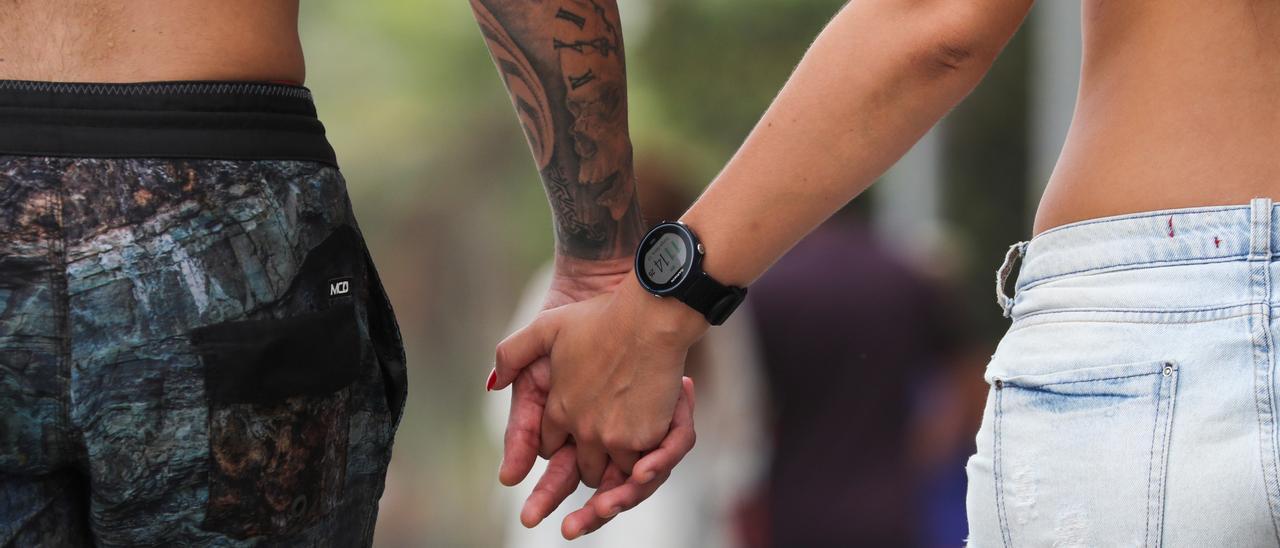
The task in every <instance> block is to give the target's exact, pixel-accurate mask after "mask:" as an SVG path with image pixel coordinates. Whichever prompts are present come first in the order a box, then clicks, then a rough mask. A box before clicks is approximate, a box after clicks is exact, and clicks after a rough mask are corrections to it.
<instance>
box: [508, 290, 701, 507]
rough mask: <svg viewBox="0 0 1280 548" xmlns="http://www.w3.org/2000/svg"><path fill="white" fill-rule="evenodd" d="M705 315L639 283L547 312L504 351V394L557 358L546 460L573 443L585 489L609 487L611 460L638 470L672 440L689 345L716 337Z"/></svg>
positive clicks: (545, 424) (545, 427) (545, 423)
mask: <svg viewBox="0 0 1280 548" xmlns="http://www.w3.org/2000/svg"><path fill="white" fill-rule="evenodd" d="M707 328H708V325H707V323H706V321H705V320H704V319H703V318H702V316H701V315H700V314H698V313H697V312H695V311H693V310H692V309H690V308H688V307H686V306H684V305H683V304H682V303H678V302H674V301H662V300H658V299H655V298H654V297H652V296H651V295H649V294H648V293H646V292H644V291H643V290H642V289H640V288H639V285H638V284H635V283H624V284H622V285H621V286H620V287H619V288H618V289H617V290H615V291H613V292H610V293H606V294H602V295H599V296H597V297H594V298H592V299H589V300H586V301H582V302H579V303H575V304H571V305H566V306H562V307H559V308H555V309H552V310H548V311H544V312H543V313H542V314H540V315H539V316H538V318H537V319H536V320H534V322H533V323H531V324H529V325H528V326H526V327H525V328H524V329H521V330H520V331H517V332H516V333H515V334H513V335H511V336H510V337H508V338H507V339H506V340H505V341H503V342H502V343H501V344H499V345H498V350H497V358H496V362H497V368H496V381H495V383H494V386H495V387H498V388H501V387H504V386H505V385H506V384H508V383H509V382H511V381H512V380H514V379H515V377H516V375H517V374H518V373H519V372H520V371H521V370H522V369H524V368H525V367H527V366H528V365H530V364H533V363H534V362H535V361H539V360H543V359H545V358H547V357H549V358H550V360H551V363H550V365H551V367H550V370H551V372H550V389H549V391H548V393H547V400H546V402H545V411H544V415H543V420H542V430H541V439H542V444H541V448H542V454H544V455H549V454H551V453H552V452H554V451H555V450H556V449H558V448H559V447H560V446H562V445H564V443H565V442H566V439H567V438H568V436H570V435H572V436H573V441H574V444H575V445H576V460H577V463H578V469H579V472H580V474H581V479H582V482H583V483H585V484H587V485H588V486H591V487H597V486H599V485H600V481H601V479H602V477H603V475H604V471H605V468H606V466H607V464H608V462H609V461H610V460H612V461H613V462H614V463H616V464H617V466H618V468H619V469H620V470H621V471H622V472H623V473H625V474H631V473H632V466H633V465H634V464H635V462H636V460H637V459H638V457H639V454H640V452H641V451H646V450H649V449H652V448H654V447H656V446H657V445H658V444H659V442H661V441H662V439H663V437H664V436H665V435H666V434H667V432H668V430H669V428H670V425H671V419H672V415H673V414H674V411H675V405H676V401H677V399H678V397H679V393H680V386H681V385H680V378H681V372H682V371H683V368H684V361H685V357H686V355H687V352H688V349H689V346H690V345H692V344H693V343H694V342H695V341H696V340H697V339H698V338H700V337H701V336H702V334H703V333H704V332H705V331H706V329H707Z"/></svg>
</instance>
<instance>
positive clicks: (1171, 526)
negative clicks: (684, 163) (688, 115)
mask: <svg viewBox="0 0 1280 548" xmlns="http://www.w3.org/2000/svg"><path fill="white" fill-rule="evenodd" d="M1030 7H1031V1H1030V0H989V1H986V0H984V1H981V2H970V3H965V4H964V5H962V6H961V5H957V4H955V3H946V2H906V1H904V2H894V1H889V2H875V3H861V2H855V3H850V4H848V5H846V7H845V8H843V9H842V10H841V11H840V12H839V13H838V14H837V15H836V16H835V18H834V19H833V20H832V21H831V23H830V24H829V25H828V26H827V28H826V29H825V30H824V31H823V32H822V33H821V34H820V35H819V37H818V38H817V40H816V41H815V42H814V44H813V46H812V47H811V48H810V49H809V51H808V53H807V54H806V55H805V57H804V59H803V60H801V62H800V64H799V65H798V66H797V67H796V71H795V73H794V74H793V75H792V77H791V79H790V80H789V81H788V83H787V85H786V86H785V87H784V88H783V90H782V91H781V93H780V94H779V96H778V97H777V99H776V100H775V101H774V103H773V105H771V107H770V108H769V110H768V111H767V112H766V113H765V115H764V116H763V117H762V119H761V120H760V122H759V124H758V125H757V126H756V128H755V129H754V130H753V131H752V133H751V135H750V136H749V137H748V138H747V140H746V142H745V143H744V144H743V146H742V148H741V149H739V151H738V154H736V155H735V156H734V158H733V159H732V160H731V161H730V162H729V163H728V164H727V165H726V167H725V169H724V170H723V171H722V172H721V173H720V175H719V176H718V177H717V178H716V180H715V181H714V182H713V183H712V184H711V186H710V187H708V189H707V191H706V192H705V193H704V194H703V195H702V197H701V198H699V200H698V201H697V202H695V204H694V205H693V206H692V207H691V208H690V209H689V211H688V212H687V213H686V214H685V215H684V216H683V217H682V219H681V221H683V224H674V223H673V224H671V225H663V226H660V227H658V228H659V229H662V231H661V232H650V234H649V235H647V236H646V237H645V238H644V239H642V240H641V243H640V245H639V246H638V249H637V270H636V272H635V274H636V279H635V281H634V282H631V283H620V284H618V285H617V287H616V289H615V290H614V291H612V292H610V293H608V294H604V295H600V296H598V297H595V298H592V299H589V300H586V301H582V302H579V303H575V304H571V305H565V306H563V307H560V308H558V309H555V310H552V311H550V312H548V313H545V314H543V315H542V316H540V317H539V318H538V319H537V320H535V321H534V322H533V323H532V324H530V325H529V326H528V327H526V328H524V329H522V330H521V331H519V332H517V333H516V334H515V335H514V336H512V337H510V338H508V339H507V340H505V341H504V342H503V343H502V344H501V345H499V348H498V352H499V360H498V364H497V366H498V367H497V369H498V372H499V381H498V383H497V384H496V385H495V386H505V385H506V384H507V383H508V382H510V381H511V379H513V378H515V376H516V375H517V374H518V373H519V372H520V371H521V370H522V369H523V368H525V367H526V366H527V365H528V364H529V363H532V362H535V361H538V362H539V363H541V362H542V361H544V360H547V359H550V360H551V367H552V373H551V375H552V377H553V378H554V382H553V383H552V384H551V385H550V386H549V387H548V394H549V395H548V399H547V401H546V402H545V409H546V413H545V415H544V420H543V424H542V432H543V437H544V439H543V445H544V449H546V450H550V449H553V448H555V447H558V446H560V445H561V444H562V443H564V442H565V441H566V440H568V439H570V438H571V437H572V439H573V440H575V441H577V442H583V441H586V442H587V444H586V445H583V444H581V443H580V449H579V451H578V454H577V459H578V461H579V462H588V463H594V464H592V465H590V466H587V467H586V468H584V469H583V470H582V472H583V475H584V477H585V478H587V479H588V480H589V481H590V480H592V479H594V477H603V476H599V475H596V476H594V477H593V476H592V475H591V474H593V473H595V472H596V471H598V470H600V469H605V470H610V469H612V468H607V467H606V465H603V464H600V463H601V462H603V461H605V460H606V459H608V460H609V461H610V464H608V465H607V466H608V467H613V466H616V467H618V468H620V469H621V470H622V475H625V473H626V472H627V471H631V472H632V476H630V477H629V478H627V479H626V480H625V481H623V482H622V483H621V484H619V485H618V486H616V487H614V486H607V487H606V488H605V489H604V490H602V492H600V493H599V494H597V495H596V496H595V497H594V498H593V500H591V501H589V502H588V505H587V508H584V511H589V512H593V513H594V515H595V516H596V517H599V518H601V519H605V518H610V517H613V516H616V515H617V514H618V513H619V512H620V511H622V510H625V509H627V508H630V507H632V506H634V505H635V504H637V503H639V502H640V501H641V500H643V498H644V497H646V496H648V495H649V494H651V493H650V492H649V491H648V488H649V487H650V486H652V485H653V484H652V482H651V481H650V480H651V478H655V477H656V475H655V470H654V469H653V465H652V464H650V463H649V462H646V461H645V460H644V459H646V458H648V456H647V455H646V454H645V452H646V451H648V450H649V449H650V448H653V447H660V446H659V445H658V444H659V440H660V438H661V437H662V436H663V435H665V434H666V433H667V432H669V431H670V430H671V429H672V425H673V424H675V422H677V421H672V420H671V410H672V409H673V408H676V407H678V402H679V397H680V394H682V390H684V388H683V386H682V383H683V382H684V381H683V380H682V378H681V373H682V372H683V368H684V360H685V356H686V354H687V352H688V348H689V347H690V346H691V345H692V344H693V343H694V342H695V341H697V340H698V339H699V338H700V337H701V336H702V335H703V334H705V333H706V331H707V330H708V329H709V327H710V325H714V324H716V323H719V322H720V321H722V320H723V319H724V316H725V315H726V311H727V310H730V311H731V310H732V305H736V304H737V302H735V301H734V300H733V299H735V298H736V299H737V300H738V301H740V300H741V297H742V296H743V295H744V294H745V287H746V286H747V285H748V284H750V283H751V282H753V281H754V280H756V279H757V278H759V277H760V276H761V275H762V274H763V273H764V271H765V270H767V269H768V268H769V266H770V265H771V264H772V263H773V262H775V261H776V260H777V259H778V258H779V257H780V256H781V255H782V254H784V253H785V252H786V250H788V249H789V248H791V247H792V246H793V245H795V243H796V242H797V241H798V240H799V239H800V238H801V237H803V236H804V235H805V234H807V233H808V232H809V231H811V230H813V229H814V228H815V227H816V226H817V225H819V224H820V223H821V222H822V221H823V220H825V219H826V218H827V217H829V216H830V215H831V214H833V213H834V212H835V211H836V210H837V209H839V208H840V207H841V206H843V205H844V204H845V203H847V202H848V201H849V200H851V199H853V198H854V197H855V196H857V195H858V194H860V193H861V192H862V191H863V190H865V189H866V188H867V187H868V186H869V185H870V184H871V183H872V182H874V181H875V180H876V179H877V178H878V177H879V176H880V175H881V174H882V173H883V172H884V171H885V170H886V169H887V168H888V167H889V166H890V165H892V164H893V163H894V162H895V161H896V160H897V159H898V158H900V157H901V156H902V154H904V153H905V152H906V150H907V149H908V148H909V147H910V146H911V145H912V144H913V143H914V142H915V141H916V140H918V139H919V138H920V137H921V136H922V135H923V134H924V133H925V131H926V130H927V129H928V128H930V127H932V126H933V125H934V124H936V123H937V122H938V121H939V119H940V118H942V116H943V115H945V114H946V113H947V112H948V111H949V110H950V109H952V108H953V107H954V106H955V105H956V104H957V103H959V102H960V101H961V100H962V99H963V98H964V97H965V96H966V95H967V94H968V93H969V92H970V91H971V90H972V89H973V87H974V86H975V85H977V83H978V82H979V81H980V80H981V79H982V78H983V76H985V74H986V72H987V71H988V69H989V68H990V66H991V64H992V62H994V60H995V59H996V57H997V56H998V55H999V53H1000V52H1001V50H1002V49H1003V48H1004V46H1005V44H1007V43H1008V41H1009V39H1010V38H1011V37H1012V35H1013V34H1014V32H1015V31H1016V30H1017V28H1018V27H1019V26H1020V25H1021V23H1022V20H1023V19H1024V18H1025V16H1026V13H1027V11H1028V10H1029V9H1030ZM1083 9H1084V17H1083V19H1084V21H1085V27H1084V37H1085V41H1084V43H1085V50H1084V65H1083V67H1082V69H1083V70H1082V77H1081V86H1080V93H1079V95H1078V99H1077V104H1076V112H1075V118H1074V119H1073V121H1072V126H1071V130H1070V132H1069V134H1068V137H1067V142H1066V144H1065V145H1064V147H1063V151H1062V154H1061V155H1060V157H1059V162H1058V164H1057V167H1056V168H1055V170H1054V173H1053V175H1052V176H1051V178H1050V181H1049V183H1048V187H1047V189H1046V192H1045V194H1044V196H1043V197H1042V199H1041V202H1040V209H1039V211H1038V213H1037V216H1036V223H1035V225H1034V227H1033V234H1034V236H1033V237H1032V240H1031V241H1029V242H1019V243H1017V244H1015V245H1013V246H1011V248H1010V249H1009V252H1008V255H1007V256H1006V260H1005V263H1004V264H1003V265H1001V266H1000V268H999V269H998V270H997V276H996V294H997V302H998V304H999V305H1000V307H1001V308H1002V311H1003V312H1004V314H1005V315H1006V317H1010V318H1012V319H1013V324H1012V326H1011V327H1010V329H1009V331H1008V332H1007V333H1006V335H1005V337H1004V338H1003V339H1002V341H1001V343H1000V346H999V347H998V348H997V351H996V353H995V355H994V356H993V358H992V360H991V361H990V363H989V364H988V367H987V373H986V375H985V376H986V378H987V380H988V381H989V382H990V384H991V390H990V391H989V396H988V399H987V404H986V408H985V411H984V417H983V421H982V427H981V428H980V430H979V432H978V435H977V451H976V453H975V454H974V455H973V457H972V458H970V459H969V461H968V465H967V467H966V469H967V472H968V477H969V485H968V490H967V509H968V519H969V525H970V538H969V541H970V542H971V543H972V544H974V545H980V546H995V545H1005V546H1009V545H1048V544H1071V545H1098V544H1108V543H1123V544H1141V545H1146V546H1158V545H1178V546H1182V545H1185V546H1199V545H1203V544H1205V543H1206V542H1209V543H1214V544H1225V545H1247V546H1259V545H1276V544H1278V543H1280V533H1277V531H1280V481H1277V479H1276V478H1277V477H1278V474H1280V471H1278V469H1280V457H1277V455H1280V431H1278V430H1277V421H1276V420H1275V415H1276V413H1277V409H1278V408H1280V405H1278V404H1277V402H1276V401H1275V400H1274V394H1275V392H1276V388H1277V387H1276V385H1275V382H1276V380H1275V379H1276V375H1275V364H1276V359H1275V350H1274V348H1273V344H1272V341H1273V340H1274V338H1275V330H1276V327H1275V325H1274V323H1275V322H1274V318H1273V317H1272V314H1271V308H1272V307H1271V303H1273V302H1274V300H1275V295H1274V292H1273V289H1272V287H1273V283H1272V277H1273V273H1274V271H1275V262H1274V260H1273V258H1274V256H1275V254H1276V245H1277V244H1276V242H1277V241H1280V237H1278V235H1280V227H1278V226H1276V222H1275V221H1274V219H1276V218H1277V211H1280V209H1277V207H1276V205H1275V204H1274V203H1273V201H1272V196H1278V195H1280V188H1277V184H1278V183H1277V182H1278V181H1280V162H1277V161H1276V160H1275V158H1276V156H1275V154H1274V150H1275V148H1276V147H1277V146H1280V117H1277V116H1276V115H1275V114H1276V113H1280V95H1277V94H1276V93H1274V91H1275V89H1276V86H1277V85H1280V76H1277V75H1280V70H1276V69H1277V68H1280V47H1277V45H1276V41H1275V40H1274V37H1275V36H1276V34H1277V33H1276V31H1277V29H1280V4H1277V3H1275V2H1263V1H1256V0H1240V1H1235V2H1221V3H1214V4H1212V5H1208V4H1204V3H1197V2H1159V3H1157V2H1143V3H1115V2H1085V3H1084V7H1083ZM695 231H696V233H695ZM1020 258H1021V259H1022V260H1023V264H1022V267H1021V268H1020V271H1019V273H1018V277H1017V283H1016V286H1015V287H1013V290H1014V294H1013V295H1012V296H1011V295H1009V294H1007V292H1006V287H1005V284H1006V283H1007V282H1008V281H1009V278H1010V276H1011V275H1012V273H1013V269H1014V267H1015V265H1016V264H1017V261H1018V260H1019V259H1020ZM708 280H710V281H708ZM708 288H709V289H708ZM669 290H670V292H668V291H669ZM655 294H657V295H668V296H675V297H677V298H676V299H663V300H655V299H653V298H652V296H653V295H655ZM691 295H693V296H696V297H699V298H689V297H690V296H691ZM707 295H713V296H714V297H713V298H714V300H713V301H712V302H713V305H712V306H710V307H707V306H706V303H707V301H706V300H703V298H705V297H706V296H707ZM682 297H683V298H685V300H684V302H683V303H681V302H679V301H680V300H681V298H682ZM673 300H674V301H677V302H674V303H673V302H671V301H673ZM681 304H686V305H688V306H684V307H681V306H680V305H681ZM673 305H674V306H673ZM810 382H815V383H821V382H825V379H811V380H810ZM1175 405H1176V406H1177V409H1178V410H1177V413H1176V415H1175V413H1174V407H1175ZM1175 417H1176V418H1175ZM1260 455H1261V458H1259V456H1260ZM1224 463H1226V465H1225V466H1224ZM573 526H574V524H567V525H566V533H568V535H569V536H577V535H580V534H582V533H584V532H589V531H590V530H591V529H590V528H582V529H574V528H573Z"/></svg>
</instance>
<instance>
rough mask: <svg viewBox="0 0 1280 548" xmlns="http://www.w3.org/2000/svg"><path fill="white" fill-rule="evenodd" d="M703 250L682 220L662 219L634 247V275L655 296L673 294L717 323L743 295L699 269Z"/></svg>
mask: <svg viewBox="0 0 1280 548" xmlns="http://www.w3.org/2000/svg"><path fill="white" fill-rule="evenodd" d="M705 253H706V249H705V248H703V247H702V242H700V241H698V237H697V236H696V235H694V233H693V231H692V230H690V229H689V227H688V226H687V225H685V224H684V223H682V222H679V221H676V222H668V221H664V222H661V223H658V225H657V226H655V227H653V229H651V230H650V231H649V233H648V234H645V236H644V239H642V240H640V247H638V248H636V268H635V270H636V278H638V279H639V280H640V286H641V287H643V288H645V290H646V291H648V292H649V293H652V294H654V295H656V296H658V297H675V298H677V299H680V301H682V302H684V303H685V304H687V305H689V307H690V308H693V309H694V310H697V311H698V312H700V313H702V315H703V316H706V318H707V322H708V323H710V324H711V325H720V324H722V323H724V321H725V320H727V319H729V315H730V314H733V311H734V310H736V309H737V308H738V305H740V304H742V301H743V300H744V299H746V298H747V289H746V288H744V287H733V286H727V285H724V284H722V283H720V282H717V281H716V280H715V279H714V278H712V277H711V276H709V275H707V273H706V272H705V271H703V270H702V257H703V255H704V254H705Z"/></svg>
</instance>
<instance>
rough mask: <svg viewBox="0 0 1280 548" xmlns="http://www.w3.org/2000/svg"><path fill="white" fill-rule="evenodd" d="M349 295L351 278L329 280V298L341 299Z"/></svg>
mask: <svg viewBox="0 0 1280 548" xmlns="http://www.w3.org/2000/svg"><path fill="white" fill-rule="evenodd" d="M350 293H351V278H337V279H334V280H329V296H330V297H341V296H343V295H347V294H350Z"/></svg>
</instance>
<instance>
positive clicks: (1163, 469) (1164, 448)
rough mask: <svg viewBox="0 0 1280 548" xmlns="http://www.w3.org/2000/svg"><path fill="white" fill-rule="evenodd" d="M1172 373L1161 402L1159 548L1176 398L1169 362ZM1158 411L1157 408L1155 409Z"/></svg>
mask: <svg viewBox="0 0 1280 548" xmlns="http://www.w3.org/2000/svg"><path fill="white" fill-rule="evenodd" d="M1170 366H1171V367H1173V372H1172V373H1171V374H1170V375H1169V378H1168V379H1167V380H1168V384H1169V395H1168V396H1166V398H1165V401H1163V402H1161V405H1163V407H1164V437H1163V438H1161V440H1160V461H1159V462H1160V479H1159V481H1160V483H1159V484H1157V487H1158V489H1159V492H1158V494H1157V498H1156V501H1155V503H1156V527H1157V528H1158V531H1157V533H1156V546H1159V545H1160V544H1161V543H1162V542H1163V540H1164V493H1165V487H1166V485H1165V484H1166V482H1167V481H1168V474H1169V439H1170V438H1171V437H1172V436H1173V411H1174V409H1175V405H1174V404H1175V403H1176V402H1177V397H1178V378H1179V371H1178V366H1177V364H1173V363H1172V362H1170ZM1157 409H1158V408H1157Z"/></svg>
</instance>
